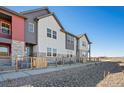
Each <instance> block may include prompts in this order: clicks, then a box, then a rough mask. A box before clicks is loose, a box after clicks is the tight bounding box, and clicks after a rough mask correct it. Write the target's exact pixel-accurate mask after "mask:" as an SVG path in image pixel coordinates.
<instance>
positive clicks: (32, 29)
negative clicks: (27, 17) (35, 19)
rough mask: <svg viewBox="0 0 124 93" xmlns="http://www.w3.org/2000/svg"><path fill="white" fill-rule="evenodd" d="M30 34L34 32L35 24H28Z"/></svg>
mask: <svg viewBox="0 0 124 93" xmlns="http://www.w3.org/2000/svg"><path fill="white" fill-rule="evenodd" d="M28 32H34V24H33V23H29V24H28Z"/></svg>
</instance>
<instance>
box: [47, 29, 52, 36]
mask: <svg viewBox="0 0 124 93" xmlns="http://www.w3.org/2000/svg"><path fill="white" fill-rule="evenodd" d="M49 31H50V32H49ZM48 34H49V35H50V36H49V35H48ZM47 37H49V38H51V37H52V30H51V29H50V28H47Z"/></svg>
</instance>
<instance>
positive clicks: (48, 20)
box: [38, 16, 76, 55]
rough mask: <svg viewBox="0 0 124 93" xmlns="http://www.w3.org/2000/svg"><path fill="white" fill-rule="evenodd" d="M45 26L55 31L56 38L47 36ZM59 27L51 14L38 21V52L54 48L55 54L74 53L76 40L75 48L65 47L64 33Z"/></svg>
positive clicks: (45, 51)
mask: <svg viewBox="0 0 124 93" xmlns="http://www.w3.org/2000/svg"><path fill="white" fill-rule="evenodd" d="M47 28H50V29H51V30H54V31H57V39H53V38H49V37H47ZM60 29H61V27H60V26H59V25H58V23H57V22H56V20H55V19H54V17H53V16H49V17H45V18H42V19H40V20H39V21H38V52H44V53H47V48H48V47H49V48H56V49H57V54H67V53H68V52H69V53H70V52H72V54H73V55H76V40H75V50H74V51H72V50H66V49H65V33H63V32H61V31H60Z"/></svg>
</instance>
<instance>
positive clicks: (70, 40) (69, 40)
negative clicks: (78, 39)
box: [66, 34, 74, 50]
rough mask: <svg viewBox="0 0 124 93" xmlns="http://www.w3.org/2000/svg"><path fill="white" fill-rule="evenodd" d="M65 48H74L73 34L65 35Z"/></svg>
mask: <svg viewBox="0 0 124 93" xmlns="http://www.w3.org/2000/svg"><path fill="white" fill-rule="evenodd" d="M66 49H70V50H74V36H72V35H69V34H67V35H66Z"/></svg>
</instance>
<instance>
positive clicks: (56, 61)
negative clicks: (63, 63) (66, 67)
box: [56, 57, 57, 67]
mask: <svg viewBox="0 0 124 93" xmlns="http://www.w3.org/2000/svg"><path fill="white" fill-rule="evenodd" d="M56 67H57V57H56Z"/></svg>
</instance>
